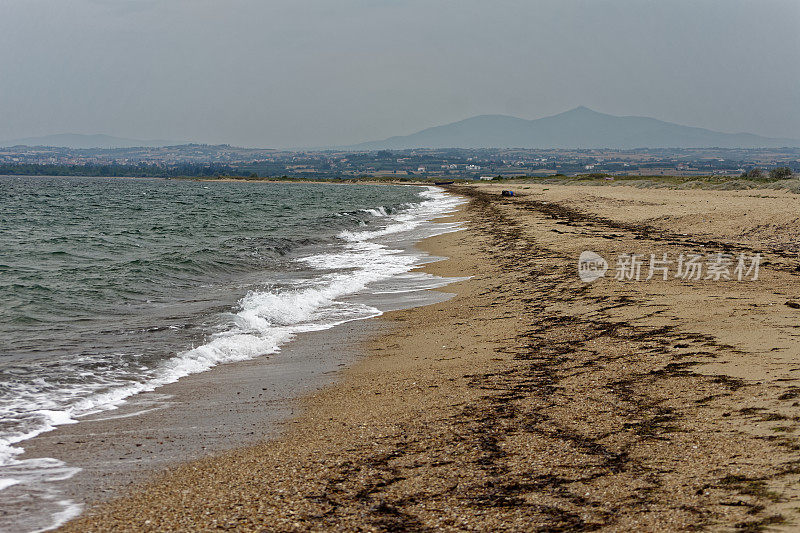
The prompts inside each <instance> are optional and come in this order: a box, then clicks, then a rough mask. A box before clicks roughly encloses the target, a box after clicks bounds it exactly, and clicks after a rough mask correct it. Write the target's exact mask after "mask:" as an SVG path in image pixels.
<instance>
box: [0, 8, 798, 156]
mask: <svg viewBox="0 0 800 533" xmlns="http://www.w3.org/2000/svg"><path fill="white" fill-rule="evenodd" d="M798 28H800V0H749V1H740V0H707V1H703V0H686V1H684V0H669V1H666V0H657V1H646V0H586V1H574V0H548V1H535V0H520V1H511V0H492V1H488V0H482V1H475V0H452V1H437V0H324V1H323V0H285V1H284V0H225V1H219V0H70V1H66V0H0V139H14V138H21V137H29V136H39V135H48V134H53V133H67V132H69V133H86V134H92V133H106V134H110V135H117V136H121V137H131V138H137V139H168V140H176V141H184V140H186V141H196V142H209V143H231V144H236V145H242V146H260V147H297V146H322V145H340V144H350V143H355V142H359V141H366V140H375V139H381V138H384V137H388V136H391V135H402V134H408V133H412V132H415V131H417V130H420V129H423V128H426V127H430V126H435V125H440V124H444V123H447V122H452V121H456V120H461V119H463V118H467V117H470V116H473V115H479V114H488V113H503V114H509V115H514V116H518V117H522V118H539V117H542V116H546V115H551V114H555V113H559V112H561V111H565V110H567V109H570V108H572V107H576V106H578V105H586V106H588V107H591V108H593V109H595V110H597V111H601V112H606V113H611V114H617V115H647V116H652V117H655V118H659V119H662V120H668V121H671V122H677V123H681V124H687V125H692V126H702V127H707V128H711V129H715V130H719V131H725V132H738V131H748V132H752V133H758V134H761V135H767V136H781V137H794V138H800V31H798Z"/></svg>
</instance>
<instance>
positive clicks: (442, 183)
mask: <svg viewBox="0 0 800 533" xmlns="http://www.w3.org/2000/svg"><path fill="white" fill-rule="evenodd" d="M454 183H455V181H434V182H433V184H434V185H452V184H454Z"/></svg>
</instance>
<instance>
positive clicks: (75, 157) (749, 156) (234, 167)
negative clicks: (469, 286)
mask: <svg viewBox="0 0 800 533" xmlns="http://www.w3.org/2000/svg"><path fill="white" fill-rule="evenodd" d="M775 167H788V168H790V169H791V170H792V171H794V172H799V171H800V148H761V149H743V148H742V149H736V148H707V149H701V148H680V149H667V148H664V149H634V150H611V149H558V150H556V149H552V150H544V149H414V150H373V151H332V150H319V151H279V150H268V149H254V148H237V147H233V146H229V145H203V144H187V145H180V146H166V147H144V148H112V149H74V148H58V147H44V146H35V147H30V146H14V147H7V148H0V175H83V176H145V177H147V176H149V177H181V176H185V177H209V176H247V177H259V178H270V177H283V176H286V177H295V178H353V177H365V176H372V177H382V178H397V179H401V180H402V179H479V178H482V177H483V178H488V177H497V176H501V177H512V176H550V175H556V174H560V175H565V176H576V175H584V174H609V175H649V176H658V175H673V176H695V175H697V176H713V175H719V176H737V175H740V174H742V173H744V172H749V171H751V170H753V169H763V170H765V171H767V170H769V169H771V168H775Z"/></svg>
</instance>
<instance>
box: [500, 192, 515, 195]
mask: <svg viewBox="0 0 800 533" xmlns="http://www.w3.org/2000/svg"><path fill="white" fill-rule="evenodd" d="M501 194H502V195H503V196H514V191H503V192H502V193H501Z"/></svg>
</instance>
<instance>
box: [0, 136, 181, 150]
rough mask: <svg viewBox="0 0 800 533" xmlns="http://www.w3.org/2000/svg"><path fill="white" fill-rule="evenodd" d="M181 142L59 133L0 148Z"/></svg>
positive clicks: (142, 145) (111, 146) (146, 145)
mask: <svg viewBox="0 0 800 533" xmlns="http://www.w3.org/2000/svg"><path fill="white" fill-rule="evenodd" d="M179 144H185V143H183V142H175V141H163V140H150V141H142V140H139V139H125V138H122V137H113V136H111V135H101V134H98V135H81V134H78V133H61V134H58V135H46V136H44V137H27V138H25V139H13V140H10V141H2V142H0V146H55V147H59V148H137V147H158V146H175V145H179Z"/></svg>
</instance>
